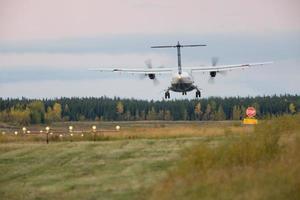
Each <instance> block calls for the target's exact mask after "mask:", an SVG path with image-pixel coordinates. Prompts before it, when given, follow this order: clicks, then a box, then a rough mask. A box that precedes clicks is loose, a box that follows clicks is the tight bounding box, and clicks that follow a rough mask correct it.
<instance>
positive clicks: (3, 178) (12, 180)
mask: <svg viewBox="0 0 300 200" xmlns="http://www.w3.org/2000/svg"><path fill="white" fill-rule="evenodd" d="M76 125H77V126H79V125H78V124H76ZM65 126H66V125H62V127H65ZM83 126H85V124H81V125H80V127H83ZM86 126H87V127H89V126H90V124H87V125H86ZM122 127H123V129H122V131H121V132H118V133H115V134H110V135H104V136H105V137H102V138H99V140H102V141H97V142H92V141H89V138H86V139H85V140H83V139H80V138H77V139H76V138H74V141H73V142H70V140H69V139H70V138H64V139H62V140H52V141H51V143H50V144H49V145H46V144H45V143H44V138H43V137H40V136H39V137H36V136H34V137H27V136H24V137H21V136H17V137H15V136H13V135H12V134H10V135H9V134H7V135H4V136H0V199H13V200H14V199H192V200H193V199H251V200H252V199H272V200H273V199H300V156H299V152H300V116H299V115H298V116H286V117H280V118H278V119H274V120H271V121H267V122H264V123H261V124H259V125H258V126H256V127H255V129H253V127H244V126H240V125H237V124H222V123H221V124H220V123H215V124H200V125H199V124H189V123H183V124H177V125H176V124H172V125H161V124H154V125H151V126H149V127H145V126H143V125H142V126H132V125H128V126H127V127H126V126H125V125H123V126H122ZM77 140H78V141H77Z"/></svg>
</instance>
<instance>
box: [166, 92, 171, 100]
mask: <svg viewBox="0 0 300 200" xmlns="http://www.w3.org/2000/svg"><path fill="white" fill-rule="evenodd" d="M165 99H170V92H169V91H167V92H166V93H165Z"/></svg>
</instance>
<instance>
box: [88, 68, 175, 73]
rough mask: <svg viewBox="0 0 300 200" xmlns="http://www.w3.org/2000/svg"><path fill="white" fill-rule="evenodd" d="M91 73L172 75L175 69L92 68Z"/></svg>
mask: <svg viewBox="0 0 300 200" xmlns="http://www.w3.org/2000/svg"><path fill="white" fill-rule="evenodd" d="M89 70H91V71H100V72H121V73H129V74H170V73H172V72H173V71H174V70H175V69H174V68H148V69H137V68H131V69H130V68H111V69H110V68H90V69H89Z"/></svg>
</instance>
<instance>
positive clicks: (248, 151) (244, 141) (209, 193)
mask: <svg viewBox="0 0 300 200" xmlns="http://www.w3.org/2000/svg"><path fill="white" fill-rule="evenodd" d="M226 137H227V138H229V139H227V140H224V141H223V142H222V143H217V144H216V143H200V144H198V145H197V146H194V147H193V148H191V149H189V150H187V151H185V152H184V153H183V154H182V157H183V160H182V161H181V162H180V163H178V165H177V167H176V168H175V169H174V170H173V171H171V172H170V173H169V175H168V177H167V178H166V179H164V180H163V181H162V182H161V183H159V184H158V185H156V186H155V187H154V188H153V189H152V191H151V193H152V195H151V198H150V199H300V156H299V155H298V152H300V116H299V115H298V116H283V117H280V118H276V119H273V120H271V121H266V122H264V123H261V124H259V125H257V126H256V127H255V131H254V132H253V133H246V134H245V133H243V132H241V133H240V134H239V135H238V136H237V134H235V135H233V134H231V133H230V130H229V131H227V132H226Z"/></svg>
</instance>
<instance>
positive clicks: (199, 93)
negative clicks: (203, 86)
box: [196, 90, 201, 98]
mask: <svg viewBox="0 0 300 200" xmlns="http://www.w3.org/2000/svg"><path fill="white" fill-rule="evenodd" d="M198 97H199V98H200V97H201V92H200V91H199V90H198V91H197V92H196V98H198Z"/></svg>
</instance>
